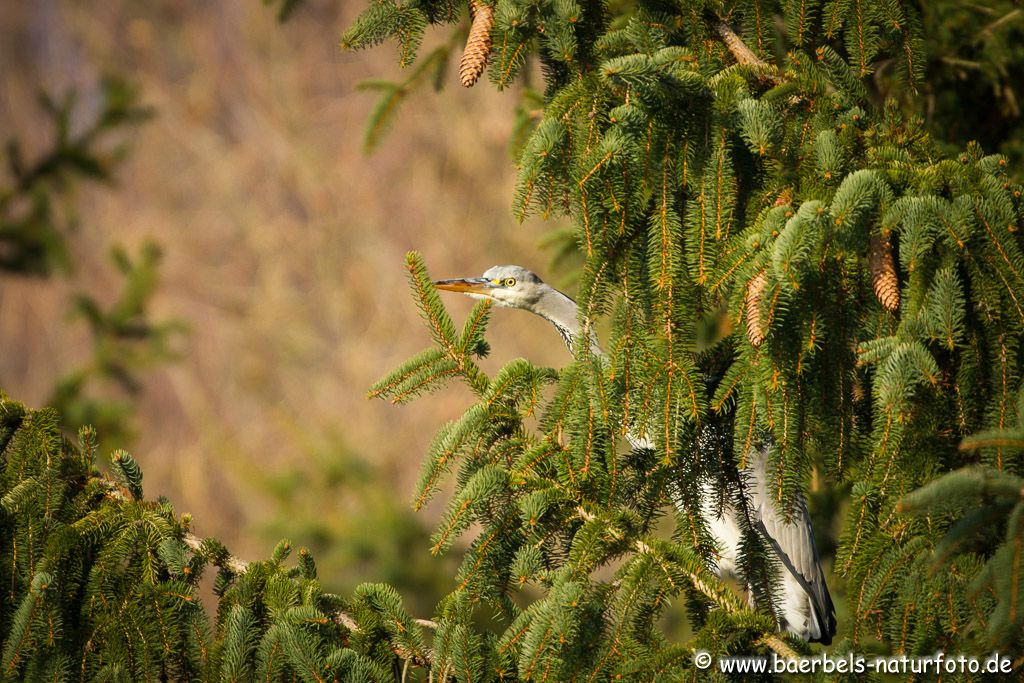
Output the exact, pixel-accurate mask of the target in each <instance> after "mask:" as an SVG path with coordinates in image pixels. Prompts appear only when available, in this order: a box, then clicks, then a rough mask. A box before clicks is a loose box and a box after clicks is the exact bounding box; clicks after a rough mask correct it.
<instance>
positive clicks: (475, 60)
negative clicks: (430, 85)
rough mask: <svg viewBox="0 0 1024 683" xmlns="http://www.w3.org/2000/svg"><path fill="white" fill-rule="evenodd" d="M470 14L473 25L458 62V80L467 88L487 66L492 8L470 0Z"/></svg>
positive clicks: (492, 24)
mask: <svg viewBox="0 0 1024 683" xmlns="http://www.w3.org/2000/svg"><path fill="white" fill-rule="evenodd" d="M469 10H470V14H472V15H473V25H472V27H470V29H469V38H468V39H466V50H465V52H463V53H462V62H460V63H459V80H460V81H461V82H462V85H464V86H465V87H467V88H472V87H473V84H474V83H476V81H477V79H478V78H480V74H482V73H483V72H484V67H485V66H487V57H488V55H490V54H491V27H492V26H494V8H493V7H491V6H490V5H487V4H485V3H484V2H482V0H470V2H469Z"/></svg>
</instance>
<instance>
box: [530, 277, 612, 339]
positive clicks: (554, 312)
mask: <svg viewBox="0 0 1024 683" xmlns="http://www.w3.org/2000/svg"><path fill="white" fill-rule="evenodd" d="M533 311H534V313H536V314H537V315H539V316H541V317H542V318H544V319H545V320H547V321H548V322H550V323H551V324H552V325H554V326H555V329H557V330H558V333H559V334H561V335H562V340H563V341H564V342H565V345H566V346H568V347H569V351H570V352H571V351H572V347H573V343H574V342H575V340H576V338H577V337H579V335H580V333H581V332H582V331H583V326H582V325H580V321H579V307H578V306H577V305H576V302H575V301H573V300H572V299H570V298H569V297H567V296H566V295H565V294H562V293H561V292H559V291H558V290H557V289H554V288H551V287H549V288H547V289H546V290H545V292H544V294H543V295H542V296H541V298H540V299H539V300H538V301H537V303H536V304H534V306H533ZM590 351H591V353H593V354H594V355H598V356H599V355H602V352H601V347H600V346H598V344H597V335H595V334H594V332H593V330H591V331H590Z"/></svg>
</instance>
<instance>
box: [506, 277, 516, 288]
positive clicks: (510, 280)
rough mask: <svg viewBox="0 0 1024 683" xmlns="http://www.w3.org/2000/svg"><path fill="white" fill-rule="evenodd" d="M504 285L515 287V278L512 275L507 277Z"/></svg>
mask: <svg viewBox="0 0 1024 683" xmlns="http://www.w3.org/2000/svg"><path fill="white" fill-rule="evenodd" d="M505 286H506V287H515V286H516V279H515V278H514V277H510V278H508V279H507V280H505Z"/></svg>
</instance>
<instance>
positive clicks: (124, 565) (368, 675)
mask: <svg viewBox="0 0 1024 683" xmlns="http://www.w3.org/2000/svg"><path fill="white" fill-rule="evenodd" d="M96 456H97V437H96V433H95V432H94V431H93V430H92V429H89V428H85V429H82V430H81V431H80V433H79V437H78V443H77V444H71V443H69V442H68V441H66V440H65V439H64V438H63V437H62V435H61V433H60V429H59V420H58V415H57V413H56V411H54V410H52V409H46V410H40V411H32V410H27V409H25V407H24V406H22V405H20V404H18V403H15V402H13V401H10V400H8V399H7V397H6V396H4V395H3V394H2V393H0V549H2V551H3V555H2V560H3V561H2V562H0V582H2V583H0V585H2V586H3V588H2V590H3V605H4V608H3V610H0V681H5V682H6V681H120V682H123V683H129V682H132V683H133V682H135V681H254V680H259V681H391V680H394V679H395V676H394V675H393V669H395V668H398V669H400V668H401V666H400V663H405V662H407V663H408V664H407V666H417V667H422V666H424V665H426V664H427V663H428V662H429V658H428V657H429V655H428V653H427V652H426V650H425V647H424V644H423V642H424V641H423V635H422V626H421V625H420V624H419V623H417V622H416V621H414V620H413V619H412V618H411V617H410V616H409V615H408V614H406V613H405V610H404V609H403V608H402V605H401V600H400V598H399V597H398V595H397V593H395V591H394V589H392V588H390V587H388V586H386V585H382V584H364V585H362V586H360V587H359V588H358V589H357V590H356V593H355V595H353V596H352V597H351V599H349V600H343V599H342V598H341V597H339V596H337V595H333V594H331V593H328V592H326V591H325V590H324V589H323V587H321V585H320V583H319V582H318V580H317V572H316V565H315V563H314V561H313V558H312V557H310V555H309V553H308V552H306V551H305V549H302V550H300V551H299V553H298V558H297V561H296V562H295V563H294V565H293V566H289V565H290V564H291V563H289V562H287V560H288V557H289V555H290V554H291V551H292V548H291V547H290V545H289V544H288V542H287V541H282V542H281V543H280V544H279V545H278V546H277V548H276V549H275V550H274V552H273V553H272V555H271V557H270V558H269V559H267V560H265V561H261V562H252V563H248V564H246V563H244V562H242V561H240V560H238V559H236V558H233V557H231V556H230V555H229V553H228V551H227V549H226V548H225V547H224V546H223V545H222V544H220V543H219V542H217V541H216V540H214V539H200V538H198V537H196V536H195V535H194V534H192V533H191V531H190V525H191V517H190V516H189V515H181V516H177V515H175V513H174V510H173V508H172V507H171V505H170V503H168V502H167V501H166V500H162V499H161V500H158V501H156V502H151V501H146V500H145V499H144V498H143V487H142V471H141V469H140V468H139V465H138V463H137V462H136V461H135V459H134V458H133V457H132V456H131V455H130V454H128V453H126V452H124V451H117V452H115V453H114V454H113V455H112V457H111V459H110V474H109V475H107V476H105V475H103V474H101V473H100V471H99V470H98V469H97V468H96V463H95V460H96ZM208 570H210V571H214V572H216V575H215V582H214V590H215V592H216V595H217V598H218V607H217V611H216V615H215V618H214V619H212V620H211V619H210V617H209V616H208V615H207V614H206V611H205V610H204V607H203V604H202V602H201V600H200V590H199V582H200V580H201V578H202V576H203V574H204V573H205V572H206V571H208Z"/></svg>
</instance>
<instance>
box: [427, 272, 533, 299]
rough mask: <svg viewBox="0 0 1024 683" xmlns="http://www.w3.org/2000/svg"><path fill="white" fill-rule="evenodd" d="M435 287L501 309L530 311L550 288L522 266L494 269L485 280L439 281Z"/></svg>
mask: <svg viewBox="0 0 1024 683" xmlns="http://www.w3.org/2000/svg"><path fill="white" fill-rule="evenodd" d="M434 286H435V287H437V288H438V289H443V290H445V291H447V292H462V293H463V294H466V295H468V296H471V297H473V298H474V299H488V300H490V301H492V302H494V303H495V304H496V305H498V306H507V307H509V308H525V309H530V308H531V307H532V306H533V305H534V304H536V303H537V301H538V300H539V299H540V298H541V296H542V295H543V294H544V289H545V288H546V287H547V285H545V284H544V281H543V280H541V279H540V278H539V277H537V275H536V274H535V273H533V272H531V271H529V270H527V269H526V268H523V267H521V266H494V267H493V268H489V269H488V270H487V272H485V273H484V274H483V277H473V278H457V279H454V280H435V281H434Z"/></svg>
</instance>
